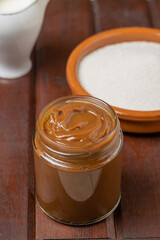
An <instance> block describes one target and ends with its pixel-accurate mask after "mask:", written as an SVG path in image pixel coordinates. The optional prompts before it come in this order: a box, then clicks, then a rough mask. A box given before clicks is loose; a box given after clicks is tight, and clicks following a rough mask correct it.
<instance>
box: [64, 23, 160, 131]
mask: <svg viewBox="0 0 160 240" xmlns="http://www.w3.org/2000/svg"><path fill="white" fill-rule="evenodd" d="M129 41H152V42H158V43H160V30H158V29H152V28H138V27H130V28H119V29H114V30H109V31H105V32H102V33H99V34H96V35H93V36H92V37H90V38H88V39H86V40H85V41H83V42H81V43H80V44H79V45H78V46H77V47H76V48H75V49H74V50H73V52H72V53H71V55H70V57H69V59H68V62H67V67H66V74H67V81H68V84H69V86H70V88H71V90H72V93H73V94H75V95H90V94H89V93H88V92H87V91H86V90H85V89H84V88H83V87H82V86H81V84H80V82H79V81H78V78H77V74H76V72H77V68H78V66H79V63H80V61H81V60H82V58H83V57H85V56H86V55H87V54H88V53H90V52H92V51H93V50H95V49H97V48H100V47H103V46H106V45H109V44H114V43H120V42H129ZM112 107H113V108H114V110H115V111H116V113H117V114H118V117H119V119H120V122H121V127H122V130H123V131H126V132H135V133H151V132H160V110H158V111H132V110H126V109H123V108H118V107H114V106H112Z"/></svg>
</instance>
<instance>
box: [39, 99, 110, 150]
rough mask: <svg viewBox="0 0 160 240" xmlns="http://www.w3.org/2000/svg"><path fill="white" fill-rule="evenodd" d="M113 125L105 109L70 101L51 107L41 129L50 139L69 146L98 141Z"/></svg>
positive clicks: (106, 134)
mask: <svg viewBox="0 0 160 240" xmlns="http://www.w3.org/2000/svg"><path fill="white" fill-rule="evenodd" d="M113 127H114V120H113V118H112V117H111V115H110V114H109V113H108V112H107V111H104V110H103V109H101V108H100V107H97V106H96V105H93V104H89V103H84V102H72V103H71V102H70V103H66V104H65V105H62V106H58V107H56V108H54V109H51V111H50V113H49V115H48V116H47V117H46V118H45V119H44V121H43V130H44V132H45V133H46V135H47V136H48V137H49V138H50V139H52V140H54V141H56V142H59V143H62V144H67V145H70V146H71V145H73V146H75V145H76V146H85V145H90V144H93V143H96V142H99V141H101V140H103V139H104V138H105V137H107V136H108V135H109V134H110V133H111V131H112V130H113Z"/></svg>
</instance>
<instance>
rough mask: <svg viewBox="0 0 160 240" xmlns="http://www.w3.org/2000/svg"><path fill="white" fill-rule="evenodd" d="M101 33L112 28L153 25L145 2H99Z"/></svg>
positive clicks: (134, 0) (124, 0)
mask: <svg viewBox="0 0 160 240" xmlns="http://www.w3.org/2000/svg"><path fill="white" fill-rule="evenodd" d="M97 1H98V8H99V18H100V22H101V23H100V26H101V31H104V30H106V29H111V28H119V27H129V26H143V27H148V26H150V24H151V19H150V13H149V11H148V6H147V4H146V1H145V0H129V1H128V0H121V1H119V0H114V1H113V0H97Z"/></svg>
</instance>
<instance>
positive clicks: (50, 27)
mask: <svg viewBox="0 0 160 240" xmlns="http://www.w3.org/2000/svg"><path fill="white" fill-rule="evenodd" d="M90 7H91V5H90V2H89V1H88V0H74V1H71V0H59V1H54V0H52V1H50V3H49V6H48V10H47V14H46V17H45V22H44V27H43V31H42V33H41V37H40V39H39V42H38V45H37V69H38V73H37V77H36V103H37V104H36V113H37V116H38V114H39V112H40V111H41V109H42V107H43V106H44V105H45V104H46V103H48V102H49V101H51V100H53V99H55V98H57V97H60V96H64V95H68V94H71V92H70V90H69V87H68V85H67V82H66V79H65V65H66V61H67V58H68V56H69V54H70V52H71V50H72V49H73V48H74V47H75V46H76V45H77V44H78V43H79V42H80V41H82V40H83V39H85V38H86V37H88V36H90V35H91V34H93V22H92V17H93V16H92V12H91V9H90ZM108 221H109V220H108ZM112 225H113V219H112V218H111V219H110V221H109V222H106V221H103V222H101V223H98V224H96V225H93V226H89V227H83V228H82V227H69V226H65V225H62V224H60V223H57V222H55V221H53V220H51V219H50V218H48V217H47V216H46V215H45V214H44V213H43V212H42V211H41V209H40V208H39V206H38V204H36V239H37V240H40V239H66V238H68V239H76V238H105V237H108V236H109V234H108V232H107V226H108V227H109V229H110V235H111V236H113V234H114V229H113V228H112Z"/></svg>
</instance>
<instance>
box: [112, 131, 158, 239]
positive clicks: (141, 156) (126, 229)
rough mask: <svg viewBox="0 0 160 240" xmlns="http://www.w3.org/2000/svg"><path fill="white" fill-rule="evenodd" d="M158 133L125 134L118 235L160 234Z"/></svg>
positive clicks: (136, 236)
mask: <svg viewBox="0 0 160 240" xmlns="http://www.w3.org/2000/svg"><path fill="white" fill-rule="evenodd" d="M159 151H160V134H154V135H149V134H148V135H146V136H143V135H141V136H140V135H135V136H134V135H129V134H126V135H125V138H124V154H123V166H122V169H123V171H122V200H121V213H120V214H121V218H120V220H121V221H117V222H116V226H117V229H116V232H117V238H140V237H141V238H142V237H144V238H145V237H148V238H151V237H160V221H159V219H160V187H159V186H160V174H159V171H160V161H159Z"/></svg>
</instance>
